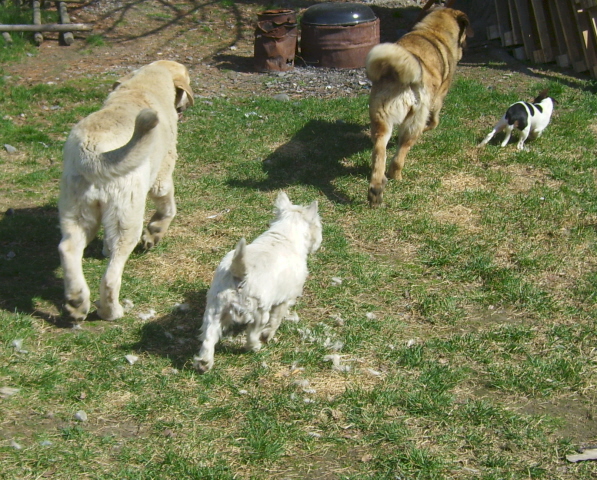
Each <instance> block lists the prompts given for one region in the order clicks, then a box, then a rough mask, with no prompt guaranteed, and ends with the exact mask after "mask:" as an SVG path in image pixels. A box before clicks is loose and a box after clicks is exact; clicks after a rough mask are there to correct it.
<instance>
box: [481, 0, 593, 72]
mask: <svg viewBox="0 0 597 480" xmlns="http://www.w3.org/2000/svg"><path fill="white" fill-rule="evenodd" d="M495 9H496V14H497V25H492V26H489V27H488V28H487V37H488V38H489V39H496V38H499V39H501V42H502V46H504V47H509V48H512V49H513V52H514V56H515V57H516V58H518V59H519V60H530V61H531V62H533V63H549V62H556V63H557V64H558V66H560V67H563V68H572V69H574V71H575V72H589V73H590V74H591V75H592V76H593V77H594V78H597V0H495Z"/></svg>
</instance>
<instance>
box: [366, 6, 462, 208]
mask: <svg viewBox="0 0 597 480" xmlns="http://www.w3.org/2000/svg"><path fill="white" fill-rule="evenodd" d="M467 35H468V36H472V29H471V28H470V26H469V19H468V17H467V16H466V14H465V13H463V12H460V11H458V10H453V9H451V8H438V9H435V10H433V11H431V12H430V13H429V14H428V15H427V16H426V17H425V18H423V20H421V21H420V22H419V23H417V24H416V25H415V26H414V27H413V29H412V31H411V32H409V33H407V34H406V35H404V36H403V37H402V38H401V39H400V40H398V42H396V43H382V44H380V45H376V46H375V47H373V48H372V49H371V51H370V52H369V55H368V56H367V60H366V68H367V75H368V76H369V79H370V80H371V81H372V82H373V86H372V88H371V95H370V97H369V116H370V117H371V138H372V140H373V143H374V145H373V156H372V168H373V171H372V174H371V182H370V184H369V195H368V197H369V204H370V205H371V206H373V207H375V206H378V205H380V204H381V202H382V197H383V189H384V187H385V185H386V183H387V181H388V180H387V178H386V176H385V174H384V172H385V168H386V146H387V144H388V141H389V140H390V137H391V136H392V129H393V127H394V126H395V125H397V126H398V129H399V132H398V153H397V154H396V156H395V157H394V159H393V160H392V163H391V165H390V170H389V172H388V176H389V177H390V178H393V179H396V180H401V179H402V168H403V167H404V160H405V158H406V154H407V153H408V151H409V150H410V148H411V147H412V146H413V145H414V143H415V142H416V141H417V139H418V138H419V136H420V135H421V133H423V131H425V130H431V129H433V128H435V127H437V125H438V123H439V113H440V110H441V108H442V106H443V103H444V98H445V97H446V94H447V93H448V89H449V87H450V84H451V83H452V77H453V75H454V71H455V69H456V64H457V63H458V61H459V60H460V59H461V58H462V47H463V45H464V42H465V40H466V36H467Z"/></svg>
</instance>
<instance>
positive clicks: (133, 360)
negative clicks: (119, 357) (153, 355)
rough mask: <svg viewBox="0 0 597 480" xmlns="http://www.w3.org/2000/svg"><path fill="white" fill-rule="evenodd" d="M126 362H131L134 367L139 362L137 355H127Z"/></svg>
mask: <svg viewBox="0 0 597 480" xmlns="http://www.w3.org/2000/svg"><path fill="white" fill-rule="evenodd" d="M124 358H126V361H127V362H129V363H130V364H131V365H134V364H135V363H137V361H138V360H139V357H138V356H137V355H125V356H124Z"/></svg>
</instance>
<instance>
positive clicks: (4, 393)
mask: <svg viewBox="0 0 597 480" xmlns="http://www.w3.org/2000/svg"><path fill="white" fill-rule="evenodd" d="M20 391H21V389H20V388H13V387H0V397H2V398H9V397H12V396H13V395H16V394H17V393H19V392H20Z"/></svg>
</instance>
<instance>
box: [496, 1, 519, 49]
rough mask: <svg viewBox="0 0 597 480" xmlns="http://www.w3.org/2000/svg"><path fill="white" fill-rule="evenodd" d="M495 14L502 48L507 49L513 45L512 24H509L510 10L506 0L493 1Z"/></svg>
mask: <svg viewBox="0 0 597 480" xmlns="http://www.w3.org/2000/svg"><path fill="white" fill-rule="evenodd" d="M494 1H495V13H496V16H497V22H498V24H497V26H498V29H499V31H500V39H501V40H502V47H509V46H510V45H513V44H514V43H513V35H512V23H511V22H510V9H509V8H508V0H494Z"/></svg>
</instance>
